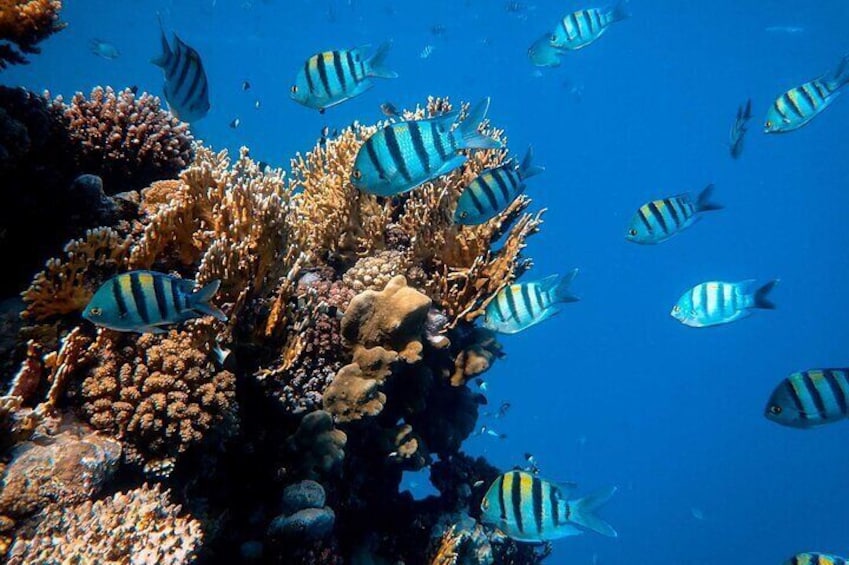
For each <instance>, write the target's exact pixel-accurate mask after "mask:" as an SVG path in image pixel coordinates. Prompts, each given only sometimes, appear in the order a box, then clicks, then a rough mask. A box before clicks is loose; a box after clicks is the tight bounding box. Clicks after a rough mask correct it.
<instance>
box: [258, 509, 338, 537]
mask: <svg viewBox="0 0 849 565" xmlns="http://www.w3.org/2000/svg"><path fill="white" fill-rule="evenodd" d="M335 521H336V515H335V514H334V513H333V510H332V509H331V508H328V507H324V508H304V509H303V510H298V511H297V512H295V513H294V514H292V515H291V516H278V517H277V518H275V519H274V520H273V521H272V522H271V525H270V526H269V527H268V535H269V536H271V537H292V538H302V539H303V538H306V539H320V538H323V537H325V536H327V535H328V534H329V533H330V532H332V531H333V523H334V522H335Z"/></svg>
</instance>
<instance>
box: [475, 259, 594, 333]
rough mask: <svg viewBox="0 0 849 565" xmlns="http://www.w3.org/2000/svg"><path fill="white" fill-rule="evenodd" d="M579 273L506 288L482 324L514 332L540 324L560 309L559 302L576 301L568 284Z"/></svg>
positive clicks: (497, 297) (490, 327)
mask: <svg viewBox="0 0 849 565" xmlns="http://www.w3.org/2000/svg"><path fill="white" fill-rule="evenodd" d="M577 274H578V269H574V270H573V271H572V272H571V273H569V274H568V275H566V276H560V275H550V276H548V277H545V278H544V279H542V280H540V281H534V282H528V283H522V284H511V285H510V286H507V287H504V288H503V289H501V291H499V292H498V294H496V295H495V298H493V299H492V301H491V302H490V303H489V304H488V305H487V307H486V312H485V314H484V321H483V326H484V327H485V328H487V329H490V330H492V331H495V332H499V333H503V334H514V333H518V332H520V331H522V330H525V329H528V328H530V327H531V326H534V325H536V324H539V323H540V322H542V321H544V320H547V319H548V318H550V317H552V316H554V315H555V314H557V313H558V312H560V306H559V305H560V304H563V303H566V302H576V301H578V298H577V297H575V296H573V295H572V294H571V291H570V289H569V286H570V285H571V284H572V281H573V280H574V279H575V276H576V275H577Z"/></svg>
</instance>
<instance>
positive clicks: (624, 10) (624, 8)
mask: <svg viewBox="0 0 849 565" xmlns="http://www.w3.org/2000/svg"><path fill="white" fill-rule="evenodd" d="M630 17H631V11H630V10H629V9H628V0H621V1H620V2H619V3H618V4H616V5H615V6H614V7H613V8H611V9H610V23H613V22H621V21H622V20H627V19H628V18H630Z"/></svg>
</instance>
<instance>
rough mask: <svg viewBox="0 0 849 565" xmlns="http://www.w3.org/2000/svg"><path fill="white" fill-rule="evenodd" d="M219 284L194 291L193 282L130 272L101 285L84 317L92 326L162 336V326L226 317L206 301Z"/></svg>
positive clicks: (216, 281)
mask: <svg viewBox="0 0 849 565" xmlns="http://www.w3.org/2000/svg"><path fill="white" fill-rule="evenodd" d="M220 283H221V281H218V280H215V281H212V282H211V283H209V284H207V285H206V286H204V287H203V288H201V289H199V290H197V291H194V292H193V290H194V287H195V282H194V281H191V280H186V279H181V278H178V277H174V276H171V275H168V274H165V273H157V272H155V271H130V272H128V273H121V274H120V275H115V276H114V277H112V278H111V279H109V280H108V281H106V282H105V283H103V284H102V285H101V286H100V288H98V289H97V292H95V293H94V296H93V297H92V298H91V301H90V302H89V303H88V306H86V307H85V310H84V311H83V318H85V319H86V320H88V321H89V322H92V323H93V324H95V325H98V326H103V327H105V328H110V329H113V330H118V331H122V332H138V333H145V332H152V333H165V330H163V329H162V327H163V326H169V325H172V324H178V323H180V322H185V321H186V320H191V319H192V318H199V317H201V316H214V317H215V318H217V319H218V320H222V321H225V320H227V316H225V315H224V313H223V312H221V310H219V309H218V308H216V307H215V306H213V305H211V304H209V301H210V300H211V299H212V297H213V296H214V295H215V293H216V292H217V291H218V286H219V285H220Z"/></svg>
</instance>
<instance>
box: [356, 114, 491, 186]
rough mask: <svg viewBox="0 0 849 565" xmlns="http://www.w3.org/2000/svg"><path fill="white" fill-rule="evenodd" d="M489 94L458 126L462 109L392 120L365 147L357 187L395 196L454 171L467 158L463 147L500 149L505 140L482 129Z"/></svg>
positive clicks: (358, 162) (358, 165)
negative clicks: (408, 119)
mask: <svg viewBox="0 0 849 565" xmlns="http://www.w3.org/2000/svg"><path fill="white" fill-rule="evenodd" d="M488 109H489V98H485V99H484V100H482V101H481V102H479V103H478V104H477V105H476V106H475V107H474V108H472V109H471V110H470V111H469V114H468V116H467V117H466V119H465V120H463V121H462V122H460V123H459V125H458V126H457V127H456V128H452V126H453V125H454V122H455V121H456V120H457V116H458V114H457V113H451V114H447V115H445V116H439V117H436V118H430V119H427V120H415V121H407V122H398V123H394V124H389V125H387V126H385V127H384V128H383V129H380V130H378V131H377V132H376V133H375V134H374V135H372V136H371V137H370V138H368V139H367V140H366V141H365V143H363V144H362V146H360V149H359V151H358V152H357V157H356V160H355V161H354V169H353V171H352V172H351V182H352V183H353V185H354V186H355V187H357V188H358V189H360V190H362V191H363V192H367V193H370V194H376V195H378V196H395V195H396V194H402V193H404V192H407V191H410V190H412V189H414V188H415V187H417V186H418V185H420V184H422V183H424V182H427V181H430V180H433V179H435V178H437V177H439V176H441V175H444V174H447V173H450V172H451V171H453V170H454V169H456V168H457V167H459V166H461V165H462V164H463V163H465V162H466V159H467V157H466V156H465V155H462V154H460V153H459V151H460V150H461V149H498V148H499V147H501V144H500V143H499V142H497V141H495V140H494V139H492V138H490V137H487V136H485V135H483V134H481V133H479V132H478V128H479V127H480V124H481V122H482V121H483V120H484V119H485V118H486V112H487V110H488Z"/></svg>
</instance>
